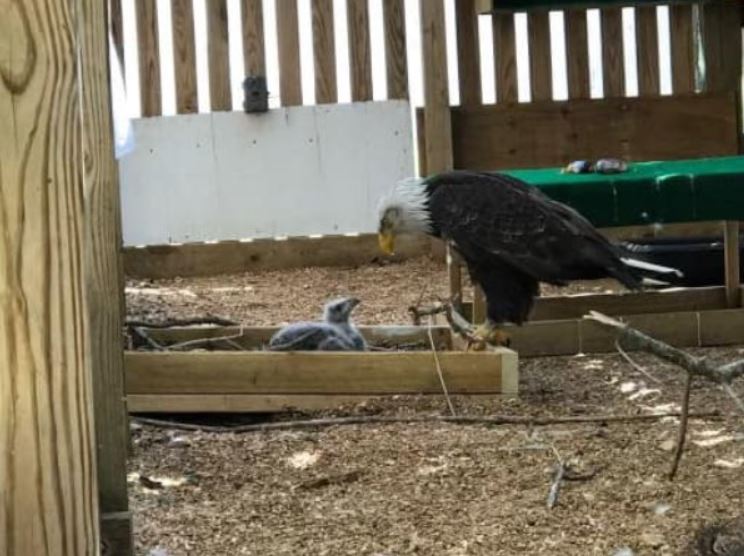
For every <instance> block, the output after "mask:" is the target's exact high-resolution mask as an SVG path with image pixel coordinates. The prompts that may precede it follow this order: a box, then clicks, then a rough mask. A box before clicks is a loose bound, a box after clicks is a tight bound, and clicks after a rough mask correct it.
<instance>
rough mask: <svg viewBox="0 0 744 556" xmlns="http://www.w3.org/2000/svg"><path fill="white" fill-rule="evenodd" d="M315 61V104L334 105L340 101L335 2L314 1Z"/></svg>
mask: <svg viewBox="0 0 744 556" xmlns="http://www.w3.org/2000/svg"><path fill="white" fill-rule="evenodd" d="M312 15H313V60H314V63H315V102H317V103H318V104H325V103H334V102H336V101H337V99H338V83H337V81H336V41H335V38H334V25H333V0H313V2H312Z"/></svg>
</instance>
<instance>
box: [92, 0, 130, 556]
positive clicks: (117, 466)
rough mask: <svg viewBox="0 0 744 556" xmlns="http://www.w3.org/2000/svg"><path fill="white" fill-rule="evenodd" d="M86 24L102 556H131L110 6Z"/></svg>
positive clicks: (97, 3) (96, 8)
mask: <svg viewBox="0 0 744 556" xmlns="http://www.w3.org/2000/svg"><path fill="white" fill-rule="evenodd" d="M79 2H80V5H81V10H80V14H81V16H82V18H83V22H82V23H83V24H82V25H81V26H80V29H81V30H82V37H81V40H80V41H79V44H80V47H81V52H80V53H81V56H80V60H81V64H82V79H81V87H82V106H83V131H84V134H83V137H84V141H83V149H84V153H85V161H86V165H85V175H84V178H85V198H84V200H85V205H84V206H85V221H86V230H87V232H88V233H87V235H86V246H87V249H86V258H85V262H86V269H85V270H86V288H85V291H86V294H87V301H88V314H89V317H90V334H91V335H90V347H91V364H92V372H93V392H94V397H95V403H94V406H95V421H96V449H97V461H98V495H99V504H100V512H101V544H102V553H103V554H104V555H108V554H111V555H114V554H115V555H117V556H119V555H121V556H124V555H129V554H132V553H133V550H134V549H133V542H132V520H131V515H130V513H129V501H128V495H127V468H126V463H127V462H126V460H127V450H128V438H129V423H128V417H127V408H126V404H125V391H124V351H123V349H124V346H123V342H122V321H123V309H124V279H123V271H122V260H121V245H122V239H121V214H120V200H119V178H118V172H117V164H116V160H115V159H114V145H113V123H112V119H111V114H112V111H111V91H110V81H109V56H108V51H109V48H108V47H109V43H108V34H107V13H106V12H107V10H106V2H104V1H101V0H79Z"/></svg>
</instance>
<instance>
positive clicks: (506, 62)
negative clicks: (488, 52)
mask: <svg viewBox="0 0 744 556" xmlns="http://www.w3.org/2000/svg"><path fill="white" fill-rule="evenodd" d="M491 24H492V26H493V48H494V52H493V58H494V61H495V62H494V63H495V64H496V98H497V100H498V102H503V103H508V102H516V101H517V98H518V94H517V93H518V91H517V42H516V33H515V29H514V15H513V14H510V13H507V14H502V13H497V14H493V15H492V16H491Z"/></svg>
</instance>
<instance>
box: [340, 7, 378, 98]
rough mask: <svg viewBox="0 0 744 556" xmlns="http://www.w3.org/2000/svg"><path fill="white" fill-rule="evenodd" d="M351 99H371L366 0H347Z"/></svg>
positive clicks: (370, 65)
mask: <svg viewBox="0 0 744 556" xmlns="http://www.w3.org/2000/svg"><path fill="white" fill-rule="evenodd" d="M346 15H347V21H348V26H349V62H350V64H351V68H350V69H351V100H353V101H355V102H356V101H365V100H372V62H371V57H370V56H371V54H370V36H369V8H368V5H367V0H347V3H346Z"/></svg>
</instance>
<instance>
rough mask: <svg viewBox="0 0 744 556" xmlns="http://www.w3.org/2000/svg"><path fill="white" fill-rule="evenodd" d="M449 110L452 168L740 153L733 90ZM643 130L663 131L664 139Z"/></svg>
mask: <svg viewBox="0 0 744 556" xmlns="http://www.w3.org/2000/svg"><path fill="white" fill-rule="evenodd" d="M451 112H452V114H451V118H452V120H451V121H452V141H453V157H454V165H455V168H468V169H472V170H493V169H495V168H539V167H546V166H548V167H550V166H562V165H564V164H566V163H568V162H569V161H571V160H576V159H580V158H588V159H591V158H601V157H603V156H607V153H614V156H621V157H627V158H628V159H629V160H636V161H643V160H667V159H683V158H699V157H705V156H730V155H736V154H738V152H739V150H738V149H739V138H738V132H737V129H738V124H737V121H738V120H737V100H736V98H735V94H734V92H733V91H732V92H729V93H712V94H707V95H694V96H684V95H683V96H671V97H643V98H608V99H602V100H599V99H598V100H589V99H586V100H570V101H568V102H532V103H523V104H516V105H510V106H507V107H504V106H500V105H498V104H497V105H493V106H480V107H475V108H465V107H454V108H453V109H452V111H451ZM420 115H421V113H420V112H419V118H418V123H419V126H421V125H422V121H421V120H422V119H421V117H420ZM608 122H610V123H611V125H610V124H608ZM649 129H663V130H664V134H665V140H664V141H659V140H658V137H656V136H655V135H654V134H650V133H648V130H649ZM418 136H419V150H421V149H425V148H426V145H425V141H426V140H427V138H428V136H426V135H425V130H422V127H419V135H418Z"/></svg>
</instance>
